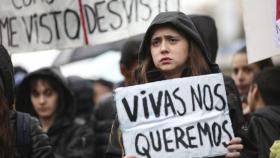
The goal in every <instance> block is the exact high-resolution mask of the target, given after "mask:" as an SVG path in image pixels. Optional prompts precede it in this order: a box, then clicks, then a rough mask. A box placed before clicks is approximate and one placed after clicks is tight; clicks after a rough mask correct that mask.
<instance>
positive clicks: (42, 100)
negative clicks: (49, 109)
mask: <svg viewBox="0 0 280 158" xmlns="http://www.w3.org/2000/svg"><path fill="white" fill-rule="evenodd" d="M39 103H40V104H44V103H45V97H44V95H40V97H39Z"/></svg>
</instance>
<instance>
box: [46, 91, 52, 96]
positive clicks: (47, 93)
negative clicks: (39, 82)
mask: <svg viewBox="0 0 280 158" xmlns="http://www.w3.org/2000/svg"><path fill="white" fill-rule="evenodd" d="M52 94H53V91H52V90H47V91H46V93H45V95H46V96H51V95H52Z"/></svg>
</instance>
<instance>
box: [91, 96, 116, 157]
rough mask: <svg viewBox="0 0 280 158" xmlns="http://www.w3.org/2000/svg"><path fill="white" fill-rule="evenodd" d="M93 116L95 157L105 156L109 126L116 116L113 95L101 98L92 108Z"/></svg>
mask: <svg viewBox="0 0 280 158" xmlns="http://www.w3.org/2000/svg"><path fill="white" fill-rule="evenodd" d="M94 117H95V123H94V130H95V134H96V141H95V146H96V157H98V158H105V153H106V149H107V146H108V144H109V138H110V132H111V127H112V124H113V121H114V119H115V117H116V105H115V102H114V96H113V95H108V96H106V97H105V98H103V99H102V100H101V102H100V104H99V105H97V106H96V108H95V109H94Z"/></svg>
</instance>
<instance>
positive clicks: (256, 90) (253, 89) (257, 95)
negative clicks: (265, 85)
mask: <svg viewBox="0 0 280 158" xmlns="http://www.w3.org/2000/svg"><path fill="white" fill-rule="evenodd" d="M250 90H251V93H252V97H253V98H254V100H256V101H258V100H259V99H260V97H261V95H260V90H259V87H258V85H257V84H254V85H253V86H251V89H250Z"/></svg>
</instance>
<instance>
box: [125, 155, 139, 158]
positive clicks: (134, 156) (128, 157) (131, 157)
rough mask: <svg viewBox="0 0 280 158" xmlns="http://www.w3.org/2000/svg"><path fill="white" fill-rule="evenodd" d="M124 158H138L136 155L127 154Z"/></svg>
mask: <svg viewBox="0 0 280 158" xmlns="http://www.w3.org/2000/svg"><path fill="white" fill-rule="evenodd" d="M123 158H136V155H134V154H127V155H126V156H125V157H123Z"/></svg>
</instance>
